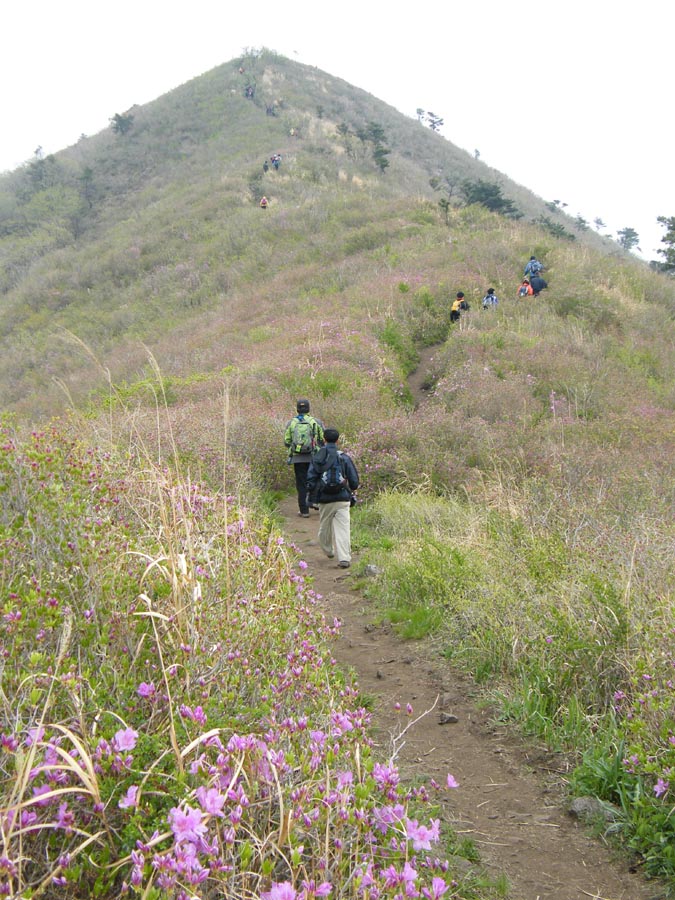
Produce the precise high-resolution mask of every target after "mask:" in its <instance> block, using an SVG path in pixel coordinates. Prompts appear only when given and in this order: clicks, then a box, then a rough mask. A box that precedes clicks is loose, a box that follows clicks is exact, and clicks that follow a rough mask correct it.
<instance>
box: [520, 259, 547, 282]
mask: <svg viewBox="0 0 675 900" xmlns="http://www.w3.org/2000/svg"><path fill="white" fill-rule="evenodd" d="M543 271H544V267H543V265H542V264H541V263H540V262H539V260H538V259H537V257H536V256H531V257H530V258H529V260H528V263H527V265H526V266H525V271H524V272H523V275H524V276H525V278H528V277H529V276H531V275H539V273H540V272H543Z"/></svg>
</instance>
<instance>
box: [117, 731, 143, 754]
mask: <svg viewBox="0 0 675 900" xmlns="http://www.w3.org/2000/svg"><path fill="white" fill-rule="evenodd" d="M137 740H138V732H137V731H134V729H133V728H120V730H119V731H117V732H116V733H115V737H114V738H113V745H114V747H115V750H120V751H121V750H133V749H134V747H135V746H136V741H137Z"/></svg>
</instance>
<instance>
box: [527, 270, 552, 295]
mask: <svg viewBox="0 0 675 900" xmlns="http://www.w3.org/2000/svg"><path fill="white" fill-rule="evenodd" d="M530 286H531V288H532V295H533V296H534V297H538V296H539V294H540V292H541V291H545V290H546V288H547V287H548V283H547V282H546V281H544V279H543V278H542V277H541V275H539V274H537V275H533V276H532V278H530Z"/></svg>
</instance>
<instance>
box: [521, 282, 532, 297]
mask: <svg viewBox="0 0 675 900" xmlns="http://www.w3.org/2000/svg"><path fill="white" fill-rule="evenodd" d="M532 294H534V291H533V290H532V285H531V284H530V282H529V281H528V280H527V278H523V281H522V284H521V285H520V287H519V288H518V296H519V297H531V296H532Z"/></svg>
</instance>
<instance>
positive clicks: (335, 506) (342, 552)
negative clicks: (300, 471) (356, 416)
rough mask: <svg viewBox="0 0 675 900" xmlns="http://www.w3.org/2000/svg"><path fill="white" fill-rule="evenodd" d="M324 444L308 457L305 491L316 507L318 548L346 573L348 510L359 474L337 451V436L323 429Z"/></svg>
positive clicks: (349, 557) (348, 561) (334, 430)
mask: <svg viewBox="0 0 675 900" xmlns="http://www.w3.org/2000/svg"><path fill="white" fill-rule="evenodd" d="M323 434H324V438H325V441H326V445H325V447H322V448H321V450H319V452H318V453H316V454H315V455H314V456H313V457H312V461H311V462H310V464H309V472H308V473H307V491H308V493H309V496H310V497H312V498H314V497H315V498H316V499H317V501H318V504H319V545H320V547H321V549H322V550H323V552H324V553H325V554H326V556H327V557H328V558H329V559H334V558H335V557H336V556H337V558H338V567H339V568H340V569H348V568H349V567H350V565H351V562H352V546H351V522H350V515H349V510H350V508H351V506H352V503H353V502H354V499H353V498H354V491H355V490H356V489H357V488H358V486H359V474H358V472H357V471H356V466H355V465H354V463H353V462H352V460H351V458H350V457H349V456H347V454H346V453H343V452H342V451H341V450H338V448H337V442H338V439H339V437H340V432H339V431H338V430H337V428H326V429H325V431H324V433H323Z"/></svg>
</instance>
